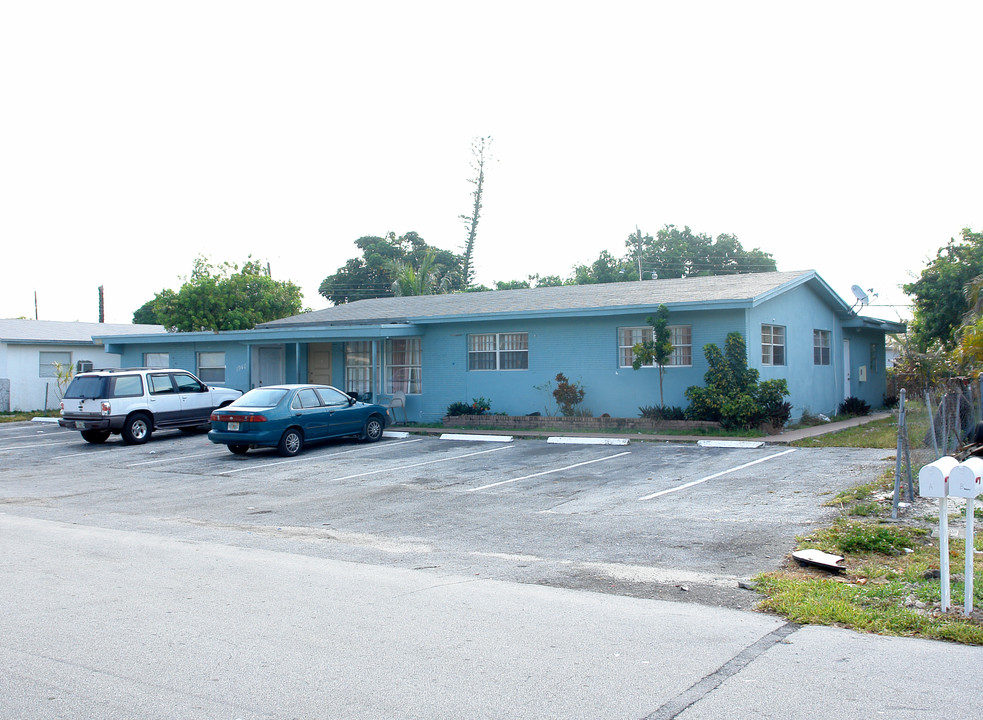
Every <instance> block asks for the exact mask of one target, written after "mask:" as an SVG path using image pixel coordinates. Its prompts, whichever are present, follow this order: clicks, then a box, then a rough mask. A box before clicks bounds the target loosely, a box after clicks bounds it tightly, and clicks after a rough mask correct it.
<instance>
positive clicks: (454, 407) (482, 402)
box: [447, 397, 491, 417]
mask: <svg viewBox="0 0 983 720" xmlns="http://www.w3.org/2000/svg"><path fill="white" fill-rule="evenodd" d="M490 409H491V403H490V402H489V401H488V400H486V399H485V398H483V397H480V398H475V399H474V400H472V401H471V404H470V405H469V404H468V403H463V402H456V403H451V404H450V405H448V406H447V414H448V415H449V416H450V417H457V416H460V415H481V414H482V413H484V412H485V411H486V410H490Z"/></svg>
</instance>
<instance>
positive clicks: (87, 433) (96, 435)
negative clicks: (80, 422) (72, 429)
mask: <svg viewBox="0 0 983 720" xmlns="http://www.w3.org/2000/svg"><path fill="white" fill-rule="evenodd" d="M109 435H110V432H109V431H108V430H83V431H82V439H83V440H85V441H86V442H90V443H92V444H93V445H100V444H102V443H104V442H106V440H108V439H109Z"/></svg>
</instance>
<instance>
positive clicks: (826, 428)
mask: <svg viewBox="0 0 983 720" xmlns="http://www.w3.org/2000/svg"><path fill="white" fill-rule="evenodd" d="M891 415H892V413H889V412H881V413H873V414H871V415H865V416H863V417H855V418H849V419H848V420H839V421H837V422H829V423H823V424H822V425H816V426H814V427H808V428H801V429H798V430H786V431H784V432H781V433H779V434H778V435H765V436H762V437H748V438H740V437H730V436H728V437H720V438H715V437H714V436H712V435H669V434H667V435H660V434H650V433H631V432H629V433H577V432H563V431H555V432H554V431H549V430H500V429H497V428H475V429H458V428H421V427H414V426H413V425H391V426H389V430H402V431H405V432H409V433H413V434H415V435H443V434H445V433H453V434H462V435H511V436H513V437H526V438H544V437H582V438H598V437H600V438H618V439H627V440H635V441H637V442H699V441H700V440H714V439H719V440H748V441H752V442H764V443H768V444H772V445H788V444H789V443H792V442H796V441H797V440H804V439H806V438H810V437H817V436H819V435H826V434H827V433H834V432H837V431H838V430H845V429H847V428H851V427H857V426H859V425H866V424H867V423H870V422H874V421H875V420H884V419H885V418H889V417H891Z"/></svg>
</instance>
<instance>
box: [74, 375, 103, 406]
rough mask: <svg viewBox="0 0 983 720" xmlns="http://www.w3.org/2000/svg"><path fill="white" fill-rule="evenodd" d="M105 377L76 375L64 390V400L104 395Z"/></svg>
mask: <svg viewBox="0 0 983 720" xmlns="http://www.w3.org/2000/svg"><path fill="white" fill-rule="evenodd" d="M108 379H109V378H106V377H104V376H101V375H89V376H83V377H77V378H75V379H74V380H72V382H71V383H69V385H68V389H67V390H66V391H65V399H66V400H84V399H86V398H104V397H106V380H108Z"/></svg>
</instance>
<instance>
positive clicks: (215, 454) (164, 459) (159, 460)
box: [126, 450, 228, 468]
mask: <svg viewBox="0 0 983 720" xmlns="http://www.w3.org/2000/svg"><path fill="white" fill-rule="evenodd" d="M226 452H228V451H226ZM224 454H225V453H224V452H222V451H219V452H215V451H214V450H212V451H211V452H207V453H198V454H196V455H178V456H177V457H162V458H156V459H154V460H144V461H143V462H138V463H130V464H128V465H127V466H126V467H128V468H131V467H138V466H140V465H153V464H154V463H162V462H170V461H171V460H186V459H187V458H200V457H218V456H219V455H224Z"/></svg>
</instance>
